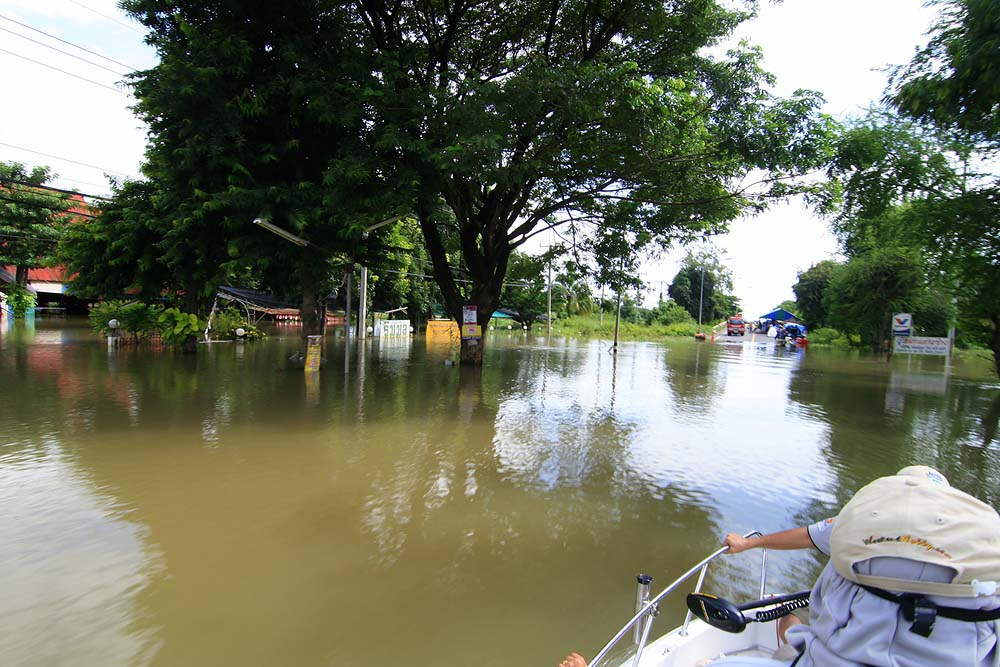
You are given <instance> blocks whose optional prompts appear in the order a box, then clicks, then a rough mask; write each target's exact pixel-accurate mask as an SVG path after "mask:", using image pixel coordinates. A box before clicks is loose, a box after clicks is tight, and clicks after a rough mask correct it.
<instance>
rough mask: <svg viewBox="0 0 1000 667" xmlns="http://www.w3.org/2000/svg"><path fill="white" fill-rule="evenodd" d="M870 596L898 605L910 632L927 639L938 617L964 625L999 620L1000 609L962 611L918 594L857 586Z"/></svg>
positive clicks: (862, 585)
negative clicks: (960, 622) (898, 593)
mask: <svg viewBox="0 0 1000 667" xmlns="http://www.w3.org/2000/svg"><path fill="white" fill-rule="evenodd" d="M859 586H861V588H863V589H865V590H866V591H868V592H869V593H871V594H872V595H874V596H876V597H880V598H882V599H883V600H888V601H889V602H894V603H896V604H897V605H899V607H900V609H901V610H902V612H903V618H905V619H906V620H907V621H911V622H912V625H910V632H915V633H917V634H918V635H920V636H921V637H929V636H930V634H931V630H933V629H934V621H935V620H937V617H938V616H941V617H942V618H950V619H954V620H956V621H964V622H966V623H979V622H980V621H995V620H997V619H1000V607H997V608H996V609H962V608H960V607H946V606H943V605H938V604H936V603H934V602H933V601H931V599H930V598H928V597H927V596H925V595H921V594H920V593H903V594H902V595H897V594H895V593H890V592H889V591H886V590H882V589H881V588H875V587H874V586H865V585H864V584H859Z"/></svg>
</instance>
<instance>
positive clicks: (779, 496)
mask: <svg viewBox="0 0 1000 667" xmlns="http://www.w3.org/2000/svg"><path fill="white" fill-rule="evenodd" d="M38 333H45V332H44V331H42V330H37V331H36V334H35V335H34V338H33V339H31V338H22V339H18V340H14V339H13V338H11V337H5V338H3V340H2V345H3V346H4V347H3V354H0V382H2V384H3V386H5V387H7V388H9V391H8V397H7V400H6V401H4V402H3V403H2V404H0V434H2V435H0V501H2V502H3V506H4V507H5V509H7V510H8V511H7V512H6V513H5V514H0V565H2V568H0V569H2V572H0V585H2V586H3V590H4V591H5V593H6V592H7V591H10V594H8V595H5V599H4V600H3V602H0V630H2V631H3V632H2V634H0V662H3V664H53V663H55V664H59V663H66V664H81V665H106V664H122V665H177V664H183V665H218V664H234V663H241V664H250V665H255V664H259V665H273V664H284V663H291V664H297V665H329V664H338V665H352V664H355V665H370V664H383V663H389V662H404V663H406V664H438V665H446V666H447V665H465V664H469V663H471V662H475V663H476V664H479V665H493V664H497V665H499V664H501V663H503V664H507V663H511V662H513V663H515V664H522V663H524V664H549V663H550V662H552V661H553V660H554V659H556V658H557V657H558V656H559V655H561V654H563V653H564V652H565V650H566V649H567V648H568V647H571V646H572V647H580V648H581V649H582V650H585V651H592V650H593V649H595V648H597V647H598V646H599V645H600V644H601V643H602V640H603V639H604V638H605V637H606V635H607V633H608V632H609V631H610V630H611V629H612V626H615V625H617V624H619V623H620V622H621V621H622V620H624V618H623V617H625V616H627V615H628V610H629V609H630V608H631V605H632V596H633V589H632V583H631V582H632V577H633V575H634V574H635V573H636V572H639V571H648V572H651V573H652V574H654V575H655V576H656V577H657V583H658V584H664V583H666V581H667V580H669V579H670V578H671V575H674V574H676V573H678V572H679V571H680V570H682V569H684V567H685V566H686V565H688V564H689V563H690V562H692V561H693V560H696V559H697V558H699V557H701V556H702V555H704V553H706V552H708V551H710V550H711V549H712V548H714V546H715V544H716V543H717V541H718V539H719V537H720V536H721V534H722V533H724V532H726V531H728V530H748V529H750V528H758V529H761V530H776V529H779V528H784V527H788V526H791V525H796V524H801V523H804V522H806V521H812V520H816V519H818V518H821V517H823V516H826V515H829V514H831V513H833V512H835V511H836V509H837V508H838V507H839V505H840V504H841V503H842V502H843V501H844V500H845V499H846V497H847V496H848V495H849V493H850V492H851V491H853V489H855V488H857V487H858V486H860V485H861V484H863V483H865V482H867V481H868V480H869V479H870V478H871V477H873V476H875V475H877V474H884V473H888V472H892V471H894V470H895V469H896V468H898V467H901V466H902V465H904V464H905V463H909V462H911V461H912V460H920V461H922V462H927V463H932V464H936V465H938V466H940V467H941V468H942V470H943V471H944V472H945V474H947V475H948V476H949V478H951V479H952V480H953V481H954V482H955V484H956V485H958V486H960V487H962V488H965V489H967V490H969V491H971V492H973V493H977V494H979V495H981V496H983V497H984V498H987V499H989V498H993V496H992V495H991V494H995V493H996V491H995V490H994V489H996V488H998V487H997V482H998V481H1000V470H998V469H997V462H996V456H995V453H994V452H995V450H994V448H995V446H996V443H995V441H994V438H995V434H996V428H997V427H996V423H997V421H998V420H1000V417H998V416H997V415H1000V406H998V404H1000V399H997V398H996V390H995V387H993V386H992V385H988V384H986V383H985V382H984V380H983V378H984V377H985V375H983V374H980V375H977V373H980V371H978V370H976V369H973V368H964V367H960V366H959V367H956V368H955V369H952V370H951V371H949V375H948V378H947V380H946V381H944V382H943V383H942V381H941V379H940V378H941V377H942V372H943V370H942V369H940V368H938V367H936V366H934V365H933V363H930V362H928V363H927V364H916V365H913V366H911V367H909V368H908V367H906V366H905V365H901V364H898V363H894V364H886V363H885V362H884V361H881V360H877V359H872V358H868V357H864V356H860V355H840V354H838V353H832V352H816V351H812V350H811V351H809V352H808V353H802V352H796V351H792V350H780V351H775V350H774V348H773V346H771V345H767V346H762V345H754V344H751V343H749V342H748V343H747V344H746V345H742V344H741V345H735V344H729V345H715V346H712V345H711V344H695V343H694V342H691V341H669V342H666V343H662V344H653V343H634V344H625V345H622V346H620V348H619V354H618V355H617V356H615V355H610V354H608V352H607V348H608V344H607V342H601V341H572V340H571V341H563V340H560V339H556V338H549V339H537V338H532V337H530V336H527V335H525V334H523V333H520V332H515V333H512V334H507V333H504V334H503V335H502V336H498V337H496V338H495V339H492V340H491V341H490V342H491V343H492V345H491V346H490V347H489V348H487V365H486V367H485V368H483V369H481V370H476V369H464V368H458V367H455V366H449V365H446V364H445V363H444V362H445V360H446V359H449V358H451V356H450V355H451V354H452V351H451V350H450V349H449V348H447V347H446V346H445V347H441V346H436V345H431V346H427V345H426V344H424V343H423V342H422V341H420V340H419V339H417V340H414V341H411V340H409V339H405V340H393V341H378V340H370V341H367V342H364V343H361V342H353V343H351V344H350V345H345V343H344V341H343V339H331V340H328V341H327V342H326V343H325V349H324V356H325V357H326V359H327V362H326V364H324V367H323V370H322V371H321V372H320V373H318V374H316V375H315V376H313V377H311V378H309V379H306V377H305V374H304V373H303V372H302V371H301V370H293V369H289V368H287V366H286V364H285V358H286V357H287V356H288V354H289V353H290V352H292V351H294V350H296V349H298V346H299V340H298V338H297V337H295V335H294V332H293V333H292V334H291V335H290V336H289V337H288V338H287V339H283V338H276V339H272V340H269V341H267V342H266V343H264V344H252V345H251V344H247V345H212V346H206V347H205V349H203V350H202V353H201V354H199V355H197V356H194V357H191V356H184V355H174V354H172V353H170V352H169V351H159V352H151V351H148V350H142V349H134V348H119V349H116V350H113V351H112V353H110V354H109V351H108V349H107V347H106V345H104V344H103V341H101V340H99V339H96V338H95V337H93V336H91V335H90V334H88V333H87V332H86V330H85V329H82V328H78V329H75V330H74V329H73V328H72V327H68V326H67V327H61V330H60V334H59V340H60V341H61V344H49V343H46V342H44V341H48V340H55V338H50V337H48V336H47V335H46V336H42V337H41V340H42V342H41V343H40V342H39V336H38ZM814 352H816V353H814ZM754 567H756V561H755V560H754V559H749V558H748V559H745V560H741V559H732V560H727V562H726V564H725V567H723V568H721V569H720V570H718V571H717V572H715V573H714V574H713V575H712V577H711V580H710V582H709V585H710V586H711V587H712V588H713V589H714V590H716V591H717V592H719V593H723V594H733V595H742V594H748V593H750V592H751V591H752V590H753V589H754V584H753V583H751V582H750V581H749V580H748V578H747V577H748V574H749V572H750V570H751V569H753V568H754ZM817 567H818V563H817V561H816V560H815V559H814V558H813V557H812V556H811V555H808V554H783V555H781V556H780V557H778V558H777V563H776V565H774V566H773V567H772V572H773V577H772V581H773V582H774V586H775V587H779V588H785V589H788V590H791V589H793V588H799V587H802V586H804V585H806V584H808V582H809V580H810V579H811V577H812V576H814V574H815V571H816V568H817ZM567 609H571V610H572V613H569V614H568V613H566V610H567ZM665 611H666V613H665V614H664V615H663V618H664V621H663V622H664V623H665V624H669V623H671V622H674V621H676V619H677V618H678V617H679V614H680V609H679V608H674V607H669V608H667V609H666V610H665ZM662 629H663V628H662V627H661V628H660V630H661V631H662ZM498 641H502V642H503V645H504V646H505V650H504V651H498V652H497V653H496V654H495V655H492V654H489V653H487V654H486V655H485V657H484V649H483V647H492V646H496V645H497V643H498Z"/></svg>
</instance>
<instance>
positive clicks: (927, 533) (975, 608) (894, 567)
mask: <svg viewBox="0 0 1000 667" xmlns="http://www.w3.org/2000/svg"><path fill="white" fill-rule="evenodd" d="M723 544H725V545H726V546H728V547H729V553H739V552H741V551H746V550H747V549H752V548H757V547H766V548H769V549H802V548H809V547H814V548H816V549H818V550H819V551H821V552H823V553H824V554H826V555H828V556H831V559H830V561H829V563H828V564H827V565H826V567H825V568H824V570H823V572H822V573H821V574H820V577H819V579H818V580H817V581H816V584H815V586H814V587H813V589H812V592H811V594H810V605H809V622H808V623H806V624H799V625H793V626H792V627H790V628H789V629H788V630H787V633H786V639H787V641H788V643H789V644H790V645H791V646H793V647H794V648H795V649H796V650H797V651H798V656H797V657H795V659H794V660H793V661H792V662H791V663H789V662H787V661H785V662H781V661H777V660H776V661H772V662H773V664H774V665H776V666H777V665H789V664H792V665H795V667H813V666H815V665H821V666H823V667H861V666H871V667H889V666H890V665H891V666H896V665H907V666H911V665H912V666H920V665H927V666H928V667H930V666H934V667H938V666H940V667H947V666H950V665H956V666H957V665H973V666H975V667H987V666H991V667H996V666H997V665H1000V648H998V647H997V634H998V632H997V626H998V623H997V621H998V619H1000V595H998V593H1000V590H998V582H1000V516H998V515H997V512H996V510H994V509H993V508H992V507H990V506H989V505H987V504H985V503H983V502H981V501H979V500H977V499H976V498H974V497H972V496H970V495H968V494H966V493H963V492H962V491H959V490H958V489H955V488H953V487H951V486H950V485H949V484H948V480H947V479H945V477H944V475H942V474H941V473H939V472H938V471H936V470H934V469H933V468H928V467H927V466H909V467H906V468H903V469H902V470H900V471H899V472H898V473H896V474H895V475H893V476H890V477H882V478H879V479H877V480H875V481H874V482H872V483H870V484H869V485H867V486H865V487H864V488H862V489H861V490H860V491H858V492H857V493H856V494H855V495H854V497H853V498H852V499H851V500H850V501H849V502H848V503H847V504H846V505H845V506H844V508H843V509H842V510H841V512H840V514H839V515H838V516H837V517H836V518H831V519H825V520H823V521H820V522H818V523H814V524H812V525H811V526H806V527H799V528H792V529H790V530H785V531H781V532H778V533H772V534H770V535H763V536H760V537H752V538H744V537H743V536H741V535H737V534H733V533H730V534H729V535H727V536H726V538H725V541H724V542H723ZM712 664H713V665H718V666H719V667H738V666H739V665H742V664H746V665H750V664H753V665H758V666H759V665H763V664H768V663H762V662H760V661H759V660H757V661H751V662H745V661H742V660H740V659H739V658H724V659H721V660H718V661H716V662H714V663H712Z"/></svg>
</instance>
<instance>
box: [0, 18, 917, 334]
mask: <svg viewBox="0 0 1000 667" xmlns="http://www.w3.org/2000/svg"><path fill="white" fill-rule="evenodd" d="M933 17H934V12H933V11H932V10H931V9H928V8H925V7H923V4H922V0H784V2H781V3H778V4H773V3H770V2H762V6H761V11H760V15H759V17H758V18H757V19H756V20H754V21H753V22H751V23H748V24H745V25H744V26H742V27H741V29H740V31H739V33H738V37H740V38H746V39H749V40H750V41H751V42H752V43H754V44H757V45H760V46H761V47H762V48H763V51H764V67H765V69H767V70H768V71H770V72H771V73H773V74H774V75H775V76H776V77H777V84H776V92H777V93H778V94H779V95H789V94H790V93H791V92H792V91H794V90H796V89H798V88H808V89H812V90H817V91H819V92H821V93H823V95H824V97H825V98H826V100H827V103H826V106H825V107H824V109H823V111H825V112H826V113H829V114H831V115H833V116H834V117H836V118H838V119H846V118H848V117H850V116H851V115H859V114H861V113H862V112H863V111H864V110H865V109H866V108H867V107H868V106H869V105H870V104H871V103H872V102H874V101H877V100H878V99H879V98H880V97H881V95H882V92H883V90H884V88H885V83H886V73H885V68H886V67H887V66H889V65H893V64H903V63H905V62H907V61H909V60H910V58H911V57H912V55H913V53H914V51H915V49H916V48H917V47H918V46H919V45H921V44H923V43H924V41H925V32H926V30H927V28H928V27H929V25H930V23H931V21H932V20H933ZM142 34H143V30H142V27H141V26H139V25H138V24H135V23H133V22H131V21H130V20H129V19H128V18H126V17H125V16H124V14H122V12H121V11H120V10H119V9H118V7H117V5H116V3H115V2H114V0H0V72H2V73H3V74H2V78H0V82H2V87H0V90H3V92H4V98H5V99H4V102H3V103H2V104H0V161H18V162H23V163H25V164H26V165H29V166H38V165H47V166H50V167H51V168H52V170H53V172H54V173H56V174H58V176H59V178H57V179H56V180H55V181H54V182H53V185H55V186H56V187H61V188H66V189H76V190H78V191H80V192H83V193H87V194H94V195H106V194H108V193H109V192H110V189H109V187H108V185H107V179H106V178H105V175H106V174H107V175H112V176H117V177H122V176H129V177H138V176H139V167H140V164H141V162H142V155H143V149H144V146H145V141H146V136H145V128H144V127H143V126H142V124H141V123H140V122H139V120H138V119H136V118H135V116H133V114H132V113H131V111H130V110H129V107H130V106H131V105H132V104H134V103H135V100H134V99H133V98H132V97H130V96H129V95H127V94H125V93H124V90H123V88H122V87H121V86H120V85H118V82H119V81H121V79H122V75H123V74H125V73H127V72H128V71H130V70H131V69H145V68H148V67H151V66H152V65H154V64H155V62H156V56H155V53H153V51H152V50H151V49H150V48H149V47H147V46H146V45H145V44H143V41H142ZM60 40H62V41H60ZM78 47H82V49H81V48H78ZM56 49H58V50H56ZM81 59H82V60H81ZM87 61H89V62H87ZM714 245H715V247H716V249H717V250H718V252H719V253H720V254H721V256H722V257H723V259H724V260H725V264H726V266H727V267H729V269H730V270H731V271H732V274H733V282H734V291H735V294H736V296H737V297H739V298H740V300H741V302H742V304H743V311H744V314H745V315H746V316H747V317H751V318H756V317H758V316H759V315H761V314H763V313H765V312H767V311H768V310H770V309H771V308H772V307H773V306H775V305H777V304H778V303H780V302H781V301H783V300H785V299H794V294H793V292H792V285H794V284H795V282H796V280H797V275H798V273H799V272H801V271H804V270H806V269H808V268H809V267H810V266H812V265H813V264H815V263H816V262H819V261H822V260H824V259H836V258H837V257H838V256H837V244H836V241H835V239H834V238H833V237H832V235H831V234H830V232H829V229H828V225H827V223H826V221H823V220H820V219H818V218H816V217H815V216H813V215H811V214H810V212H809V211H808V210H806V208H805V207H804V206H802V205H801V203H799V202H790V203H787V204H780V205H776V206H774V207H772V208H771V209H770V210H769V211H768V212H766V213H764V214H761V215H758V216H755V217H752V218H746V219H740V220H736V221H734V222H733V223H732V225H731V231H730V233H729V234H726V235H725V236H720V237H717V239H716V240H715V241H714ZM683 256H684V251H683V250H677V251H673V252H670V253H667V254H665V255H664V256H662V257H661V258H660V259H658V260H655V261H647V262H646V263H645V264H644V266H643V268H642V272H641V278H642V279H643V280H644V281H645V282H646V284H647V285H648V286H649V290H648V291H647V293H646V294H645V295H644V303H645V305H653V304H655V302H656V299H657V298H658V296H659V293H660V291H661V289H662V290H663V291H664V293H665V291H666V287H667V286H668V285H669V283H670V281H671V280H672V279H673V277H674V275H676V273H677V270H678V269H679V266H680V260H681V258H682V257H683Z"/></svg>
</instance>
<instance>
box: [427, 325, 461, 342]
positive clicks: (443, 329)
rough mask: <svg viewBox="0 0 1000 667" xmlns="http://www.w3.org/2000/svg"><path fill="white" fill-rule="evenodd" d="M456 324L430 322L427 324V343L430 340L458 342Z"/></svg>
mask: <svg viewBox="0 0 1000 667" xmlns="http://www.w3.org/2000/svg"><path fill="white" fill-rule="evenodd" d="M458 338H459V331H458V324H456V323H455V320H431V321H430V322H428V323H427V342H431V341H432V340H442V339H443V340H446V341H452V340H458Z"/></svg>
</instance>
